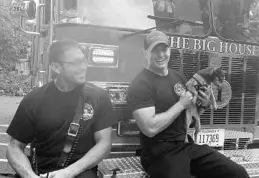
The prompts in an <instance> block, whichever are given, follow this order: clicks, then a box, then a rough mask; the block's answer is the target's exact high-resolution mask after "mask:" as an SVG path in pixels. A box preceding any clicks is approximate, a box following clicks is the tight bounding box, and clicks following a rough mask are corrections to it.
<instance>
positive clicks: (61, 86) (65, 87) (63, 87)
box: [54, 77, 77, 92]
mask: <svg viewBox="0 0 259 178" xmlns="http://www.w3.org/2000/svg"><path fill="white" fill-rule="evenodd" d="M54 84H55V85H56V87H57V88H58V90H60V91H61V92H69V91H72V90H73V89H75V88H76V87H77V86H75V85H73V84H68V83H67V82H65V81H64V80H63V79H61V78H59V77H57V78H56V79H55V80H54Z"/></svg>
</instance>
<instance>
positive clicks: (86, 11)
mask: <svg viewBox="0 0 259 178" xmlns="http://www.w3.org/2000/svg"><path fill="white" fill-rule="evenodd" d="M62 1H63V3H60V5H59V7H58V8H59V10H58V11H59V13H58V15H59V17H58V19H59V23H68V22H69V23H79V24H92V25H100V26H109V27H119V28H130V29H141V30H142V29H147V28H152V27H154V26H155V22H154V20H151V19H148V18H147V16H148V15H154V9H153V4H152V0H141V1H140V0H62ZM69 11H71V12H74V13H71V14H72V16H71V15H70V13H67V12H69Z"/></svg>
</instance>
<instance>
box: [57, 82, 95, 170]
mask: <svg viewBox="0 0 259 178" xmlns="http://www.w3.org/2000/svg"><path fill="white" fill-rule="evenodd" d="M86 95H87V93H86V92H85V86H84V87H83V91H82V92H81V94H80V96H79V100H78V105H77V108H76V112H75V114H74V117H73V120H72V122H71V123H70V125H69V128H68V132H67V137H66V141H65V145H64V148H63V151H62V153H61V156H60V159H59V162H58V168H63V167H66V166H68V164H69V162H70V160H71V158H72V155H73V153H74V151H75V148H76V145H77V143H78V141H79V138H80V136H81V135H82V131H83V129H84V130H87V129H88V128H89V127H90V126H91V125H92V123H93V119H89V120H86V121H84V119H83V113H84V104H85V99H86V98H87V96H86Z"/></svg>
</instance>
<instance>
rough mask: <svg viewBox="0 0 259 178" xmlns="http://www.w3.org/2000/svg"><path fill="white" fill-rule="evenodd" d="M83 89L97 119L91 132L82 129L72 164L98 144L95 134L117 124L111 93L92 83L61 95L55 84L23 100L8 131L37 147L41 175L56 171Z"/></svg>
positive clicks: (39, 89)
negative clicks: (110, 97)
mask: <svg viewBox="0 0 259 178" xmlns="http://www.w3.org/2000/svg"><path fill="white" fill-rule="evenodd" d="M83 87H84V93H85V94H84V95H85V98H86V100H85V103H86V104H90V105H91V106H92V108H93V110H94V115H93V117H92V119H94V120H93V124H92V125H91V127H90V128H89V129H88V130H83V133H82V135H81V137H80V140H79V143H78V144H77V147H76V150H75V153H74V156H73V158H72V162H74V161H76V160H78V159H79V158H81V157H82V156H84V154H85V153H87V152H88V151H89V150H90V149H91V148H92V147H93V146H94V145H95V140H94V132H96V131H99V130H102V129H105V128H107V127H110V126H112V125H113V124H114V123H115V122H116V120H115V119H116V117H114V113H113V109H112V105H111V102H110V99H109V95H108V93H107V92H106V91H105V90H103V89H101V88H98V87H96V86H94V85H92V84H86V85H85V86H79V87H77V88H75V89H74V90H72V91H70V92H61V91H60V90H58V89H57V87H56V86H55V84H54V82H50V83H48V84H47V85H44V86H42V87H41V88H38V89H36V90H35V91H33V92H31V93H29V94H28V95H27V96H25V97H24V99H23V100H22V101H21V103H20V105H19V107H18V109H17V111H16V113H15V115H14V118H13V120H12V122H11V123H10V125H9V127H8V129H7V133H8V134H9V135H10V136H12V137H13V138H15V139H17V140H19V141H21V142H23V143H31V146H32V147H33V148H36V151H37V156H38V167H39V169H40V170H41V172H45V171H51V170H54V169H55V168H56V165H57V162H58V159H59V158H60V155H61V153H62V150H63V148H64V144H65V139H66V136H67V132H68V128H69V125H70V123H71V122H72V120H73V116H74V113H75V111H76V108H77V105H78V99H79V96H80V94H81V93H82V89H83Z"/></svg>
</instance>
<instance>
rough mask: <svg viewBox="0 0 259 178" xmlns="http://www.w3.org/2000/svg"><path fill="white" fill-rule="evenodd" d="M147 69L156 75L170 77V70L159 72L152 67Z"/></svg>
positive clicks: (165, 69)
mask: <svg viewBox="0 0 259 178" xmlns="http://www.w3.org/2000/svg"><path fill="white" fill-rule="evenodd" d="M146 69H147V70H149V71H151V72H153V73H154V74H157V75H159V76H167V75H168V68H164V69H162V70H158V69H154V68H152V67H147V68H146Z"/></svg>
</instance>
